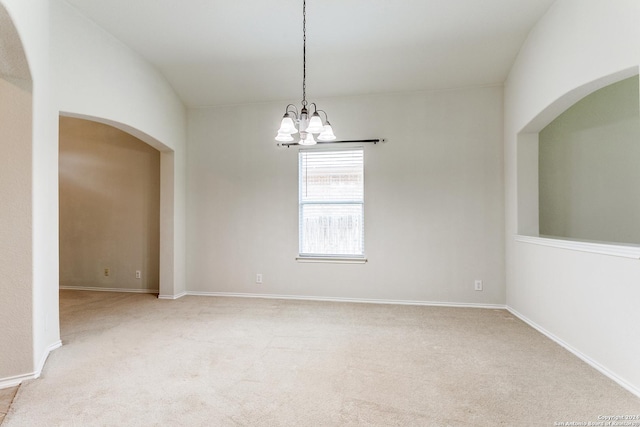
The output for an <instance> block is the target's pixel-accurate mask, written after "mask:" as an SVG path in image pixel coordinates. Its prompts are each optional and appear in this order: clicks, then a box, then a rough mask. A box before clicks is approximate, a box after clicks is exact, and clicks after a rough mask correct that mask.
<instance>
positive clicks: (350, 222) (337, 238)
mask: <svg viewBox="0 0 640 427" xmlns="http://www.w3.org/2000/svg"><path fill="white" fill-rule="evenodd" d="M298 156H299V181H298V183H299V184H298V185H299V220H300V225H299V227H300V230H299V233H300V234H299V236H300V249H299V250H300V256H301V257H344V258H363V257H364V150H363V149H362V148H356V149H346V150H333V151H321V150H300V152H299V154H298Z"/></svg>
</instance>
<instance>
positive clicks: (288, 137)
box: [276, 132, 293, 142]
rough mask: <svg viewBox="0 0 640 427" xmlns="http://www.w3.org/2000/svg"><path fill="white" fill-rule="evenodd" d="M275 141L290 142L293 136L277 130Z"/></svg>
mask: <svg viewBox="0 0 640 427" xmlns="http://www.w3.org/2000/svg"><path fill="white" fill-rule="evenodd" d="M276 141H280V142H291V141H293V137H292V136H291V135H290V134H288V133H280V132H278V135H276Z"/></svg>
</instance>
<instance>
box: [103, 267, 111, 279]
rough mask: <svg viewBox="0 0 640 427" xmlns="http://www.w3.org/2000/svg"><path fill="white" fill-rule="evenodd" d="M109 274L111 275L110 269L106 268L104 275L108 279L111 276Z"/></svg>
mask: <svg viewBox="0 0 640 427" xmlns="http://www.w3.org/2000/svg"><path fill="white" fill-rule="evenodd" d="M109 273H110V271H109V269H108V268H105V269H104V275H105V277H106V276H109Z"/></svg>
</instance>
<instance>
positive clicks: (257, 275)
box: [256, 273, 262, 283]
mask: <svg viewBox="0 0 640 427" xmlns="http://www.w3.org/2000/svg"><path fill="white" fill-rule="evenodd" d="M256 283H262V274H260V273H258V274H256Z"/></svg>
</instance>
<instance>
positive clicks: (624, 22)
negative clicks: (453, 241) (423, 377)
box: [505, 0, 640, 393]
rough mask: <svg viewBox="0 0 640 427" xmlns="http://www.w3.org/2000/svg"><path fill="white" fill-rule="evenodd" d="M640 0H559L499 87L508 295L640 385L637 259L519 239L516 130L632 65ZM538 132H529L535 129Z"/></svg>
mask: <svg viewBox="0 0 640 427" xmlns="http://www.w3.org/2000/svg"><path fill="white" fill-rule="evenodd" d="M639 24H640V3H638V2H637V1H636V0H616V1H604V0H558V1H557V2H556V3H555V4H554V5H553V6H552V7H551V9H550V10H549V11H548V13H547V14H546V15H545V17H544V18H543V19H542V20H541V21H540V22H539V23H538V24H537V26H536V27H535V28H534V30H533V31H532V32H531V34H530V35H529V38H528V40H527V42H526V43H525V45H524V46H523V48H522V49H521V51H520V54H519V56H518V58H517V60H516V63H515V64H514V66H513V69H512V71H511V73H510V75H509V78H508V81H507V84H506V88H505V178H506V184H507V186H506V193H505V194H506V262H507V304H508V306H509V307H511V308H512V309H513V310H515V311H517V312H518V313H520V314H521V315H522V316H523V317H525V318H527V319H529V320H530V321H531V322H532V323H534V324H536V325H537V326H539V327H540V328H541V329H544V330H546V331H547V332H548V333H549V334H551V335H553V336H555V338H557V339H558V340H560V341H562V342H564V343H565V344H566V345H567V346H569V347H570V348H571V349H572V350H574V351H575V352H576V353H578V354H580V355H582V356H583V357H584V358H586V359H589V360H590V361H591V362H592V363H594V364H595V365H598V366H599V367H600V368H601V369H602V370H604V371H607V372H608V374H610V375H611V376H612V377H614V378H616V379H617V380H618V381H619V382H620V383H622V384H624V385H625V386H626V387H627V388H629V389H631V390H634V391H635V392H636V393H640V362H639V361H638V357H637V355H638V354H640V341H638V340H637V339H636V338H637V336H638V325H640V310H638V309H637V302H638V301H640V286H638V284H639V283H640V262H639V261H638V260H634V259H627V258H616V257H611V256H606V255H599V254H592V253H585V252H574V251H571V250H566V249H559V248H552V247H546V246H538V245H534V244H531V243H524V242H517V241H515V240H514V235H515V234H516V233H517V230H518V215H519V212H518V198H524V199H527V198H530V196H531V194H518V190H519V191H524V189H523V188H522V186H521V187H520V188H519V187H518V180H520V182H523V181H527V180H529V179H530V177H527V176H526V175H525V176H520V173H519V172H521V171H524V170H537V168H531V167H530V166H531V165H522V167H521V170H520V171H519V170H518V167H519V166H518V155H519V153H518V151H517V143H518V139H519V138H518V134H519V133H521V132H525V134H524V135H521V138H520V139H521V142H522V141H523V140H529V139H530V136H529V134H528V133H536V132H539V131H540V130H541V129H542V128H543V127H544V126H545V125H546V124H548V123H549V122H550V121H551V120H552V119H553V118H555V117H556V116H557V115H558V114H559V113H560V112H562V111H564V109H566V108H567V107H568V106H570V105H571V104H573V103H574V102H575V101H576V100H578V99H580V98H581V97H583V96H585V95H587V94H588V93H589V92H590V91H593V90H595V89H597V88H599V87H602V86H604V85H606V84H607V82H608V80H610V79H609V76H612V75H613V76H614V77H613V78H614V79H622V78H624V77H628V76H630V75H632V74H634V73H637V70H638V65H639V63H640V25H639ZM534 139H535V138H534Z"/></svg>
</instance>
